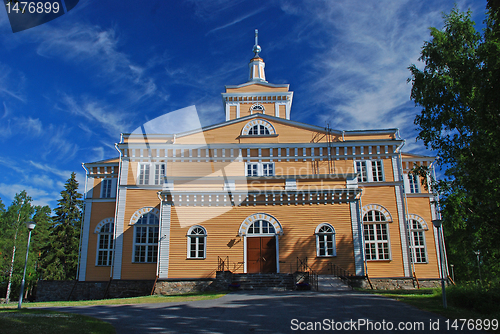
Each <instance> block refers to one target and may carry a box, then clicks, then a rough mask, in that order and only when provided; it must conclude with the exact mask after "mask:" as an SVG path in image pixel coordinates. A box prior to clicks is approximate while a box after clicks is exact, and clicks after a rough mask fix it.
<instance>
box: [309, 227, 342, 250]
mask: <svg viewBox="0 0 500 334" xmlns="http://www.w3.org/2000/svg"><path fill="white" fill-rule="evenodd" d="M323 226H326V227H329V228H330V229H331V230H332V231H333V232H332V233H320V232H319V230H320V229H321V228H322V227H323ZM314 235H315V239H316V257H321V258H331V257H336V256H337V239H336V237H335V235H336V232H335V228H334V227H333V226H332V225H331V224H329V223H321V224H319V225H318V226H316V229H315V230H314ZM327 235H331V236H332V242H333V247H332V254H328V255H320V247H319V246H320V237H321V236H323V237H324V236H327ZM323 242H324V243H325V253H327V252H328V246H327V245H326V242H327V241H326V240H323Z"/></svg>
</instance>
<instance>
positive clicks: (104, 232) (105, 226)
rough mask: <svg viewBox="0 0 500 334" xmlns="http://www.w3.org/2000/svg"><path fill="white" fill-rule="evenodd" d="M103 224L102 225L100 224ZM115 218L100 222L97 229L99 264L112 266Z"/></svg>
mask: <svg viewBox="0 0 500 334" xmlns="http://www.w3.org/2000/svg"><path fill="white" fill-rule="evenodd" d="M99 225H101V226H99ZM114 226H115V224H114V223H113V218H109V219H106V220H104V221H102V222H101V223H100V224H98V226H97V228H96V231H97V261H96V262H97V263H96V264H97V265H98V266H110V265H111V260H112V258H113V231H114V228H115V227H114Z"/></svg>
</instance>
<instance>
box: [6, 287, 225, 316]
mask: <svg viewBox="0 0 500 334" xmlns="http://www.w3.org/2000/svg"><path fill="white" fill-rule="evenodd" d="M224 295H226V293H225V292H203V293H193V294H185V295H174V296H158V295H154V296H144V297H132V298H117V299H101V300H81V301H63V302H39V303H28V302H24V303H23V308H31V307H61V306H91V305H128V304H150V303H172V302H187V301H195V300H207V299H217V298H220V297H222V296H224ZM16 307H17V303H11V304H7V305H6V304H0V312H1V310H2V309H4V308H7V309H12V308H16Z"/></svg>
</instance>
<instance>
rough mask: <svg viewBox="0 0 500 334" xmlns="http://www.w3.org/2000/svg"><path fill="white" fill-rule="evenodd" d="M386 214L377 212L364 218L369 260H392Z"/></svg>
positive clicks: (370, 213) (366, 250) (372, 212)
mask: <svg viewBox="0 0 500 334" xmlns="http://www.w3.org/2000/svg"><path fill="white" fill-rule="evenodd" d="M385 221H386V218H385V216H384V214H382V213H381V212H380V211H377V210H371V211H368V212H367V213H366V214H365V215H364V216H363V224H364V237H365V253H366V259H367V260H390V251H389V232H388V225H387V224H386V223H382V222H385Z"/></svg>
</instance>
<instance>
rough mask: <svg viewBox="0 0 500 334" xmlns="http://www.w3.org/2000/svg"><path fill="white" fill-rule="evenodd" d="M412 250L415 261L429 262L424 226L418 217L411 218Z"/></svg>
mask: <svg viewBox="0 0 500 334" xmlns="http://www.w3.org/2000/svg"><path fill="white" fill-rule="evenodd" d="M409 223H410V231H408V233H409V234H410V252H411V257H412V260H413V263H427V255H426V251H425V239H424V228H423V227H422V225H421V224H420V222H419V221H418V220H416V219H410V221H409Z"/></svg>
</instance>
